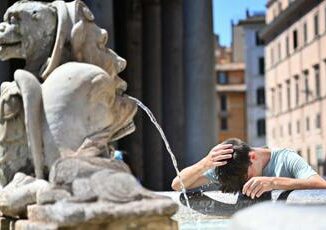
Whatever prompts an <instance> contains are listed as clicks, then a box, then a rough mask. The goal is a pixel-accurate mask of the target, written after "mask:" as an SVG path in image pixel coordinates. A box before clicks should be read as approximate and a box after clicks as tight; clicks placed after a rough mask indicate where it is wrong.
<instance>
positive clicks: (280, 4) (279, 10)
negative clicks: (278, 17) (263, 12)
mask: <svg viewBox="0 0 326 230" xmlns="http://www.w3.org/2000/svg"><path fill="white" fill-rule="evenodd" d="M277 7H278V13H279V14H280V13H281V12H282V2H278V3H277Z"/></svg>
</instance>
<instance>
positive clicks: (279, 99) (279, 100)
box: [278, 84, 282, 113]
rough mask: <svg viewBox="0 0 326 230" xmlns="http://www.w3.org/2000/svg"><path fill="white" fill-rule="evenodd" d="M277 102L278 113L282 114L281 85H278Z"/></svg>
mask: <svg viewBox="0 0 326 230" xmlns="http://www.w3.org/2000/svg"><path fill="white" fill-rule="evenodd" d="M278 102H279V113H281V112H282V85H281V84H279V85H278Z"/></svg>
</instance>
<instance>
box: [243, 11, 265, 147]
mask: <svg viewBox="0 0 326 230" xmlns="http://www.w3.org/2000/svg"><path fill="white" fill-rule="evenodd" d="M238 26H241V27H242V28H243V33H244V63H245V84H246V89H247V90H246V110H247V116H246V118H247V121H246V122H247V142H248V143H249V145H250V146H257V147H259V146H265V145H266V125H265V114H266V106H265V73H264V72H265V58H264V43H263V41H262V40H261V39H260V37H259V33H260V31H261V30H262V29H263V28H264V26H265V15H264V14H262V13H254V14H253V15H249V12H247V18H246V19H244V20H241V21H240V22H239V25H238Z"/></svg>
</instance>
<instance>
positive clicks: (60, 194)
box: [36, 189, 71, 205]
mask: <svg viewBox="0 0 326 230" xmlns="http://www.w3.org/2000/svg"><path fill="white" fill-rule="evenodd" d="M70 197H71V194H70V193H69V192H67V191H66V190H63V189H47V190H44V191H38V192H37V193H36V203H37V204H39V205H41V204H52V203H55V202H56V201H59V200H63V199H68V198H70Z"/></svg>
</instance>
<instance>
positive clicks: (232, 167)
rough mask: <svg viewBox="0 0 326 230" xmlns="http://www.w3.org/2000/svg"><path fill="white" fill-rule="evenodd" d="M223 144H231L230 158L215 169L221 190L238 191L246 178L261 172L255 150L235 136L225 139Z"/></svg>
mask: <svg viewBox="0 0 326 230" xmlns="http://www.w3.org/2000/svg"><path fill="white" fill-rule="evenodd" d="M223 144H232V146H233V153H232V155H233V156H232V158H230V159H229V160H228V163H227V164H226V165H223V166H220V167H218V168H216V169H215V171H216V175H217V176H218V181H219V182H220V184H221V190H222V191H223V192H231V193H232V192H238V191H241V190H242V187H243V185H244V184H245V183H246V181H247V180H248V179H250V178H251V177H253V176H258V175H259V174H261V169H260V168H261V167H260V166H259V164H258V161H257V155H256V153H255V151H254V150H253V149H252V148H251V147H250V146H249V145H248V144H247V143H245V142H243V141H242V140H240V139H237V138H231V139H227V140H226V141H224V142H223Z"/></svg>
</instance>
